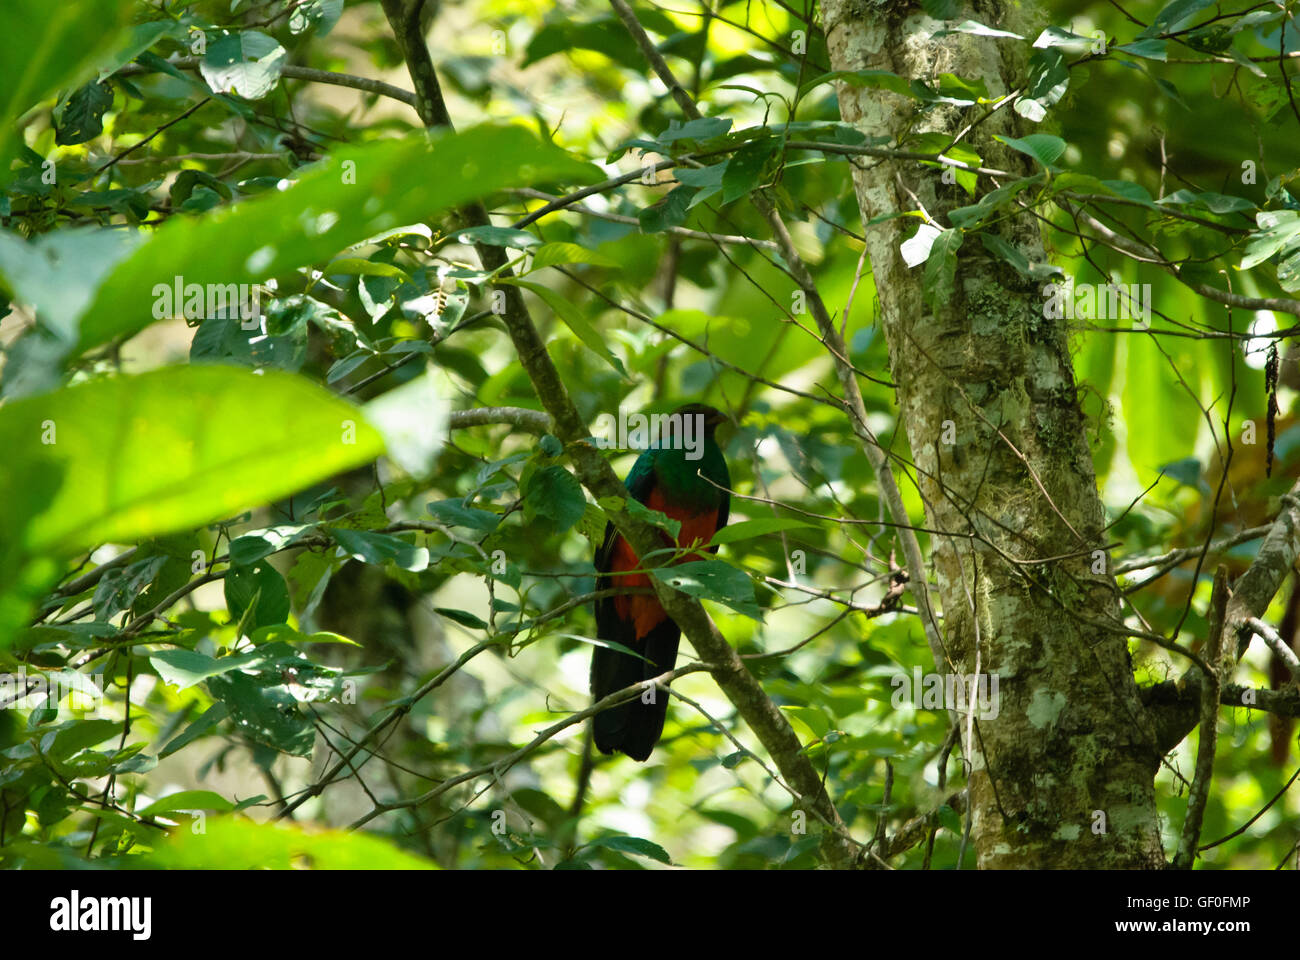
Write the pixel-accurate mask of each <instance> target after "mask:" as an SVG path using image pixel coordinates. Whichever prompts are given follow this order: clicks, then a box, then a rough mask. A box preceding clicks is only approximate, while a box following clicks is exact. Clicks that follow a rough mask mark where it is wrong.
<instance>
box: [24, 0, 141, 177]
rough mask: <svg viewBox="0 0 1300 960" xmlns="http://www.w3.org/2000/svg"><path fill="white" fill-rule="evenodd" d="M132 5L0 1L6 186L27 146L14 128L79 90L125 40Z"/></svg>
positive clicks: (115, 0) (114, 0) (86, 0)
mask: <svg viewBox="0 0 1300 960" xmlns="http://www.w3.org/2000/svg"><path fill="white" fill-rule="evenodd" d="M130 16H131V5H130V4H126V3H121V2H120V0H60V2H59V3H50V2H48V0H4V3H0V64H3V65H4V67H3V70H4V77H5V79H4V83H3V84H0V182H3V181H5V180H7V179H8V177H7V174H8V171H9V161H10V160H11V159H12V157H13V156H14V151H15V149H16V148H17V146H18V144H19V143H20V142H21V135H20V134H19V133H18V131H17V130H16V128H15V126H14V124H15V121H17V120H18V118H19V117H21V116H22V115H23V114H24V113H25V112H26V111H27V110H28V109H30V108H31V107H33V106H35V105H36V104H37V103H39V102H40V101H41V100H43V99H44V98H46V97H48V96H51V95H52V94H54V93H57V92H58V91H59V90H60V89H70V88H72V87H75V86H78V85H79V84H80V82H81V81H83V80H86V79H88V78H89V77H90V75H91V74H92V73H93V71H94V69H95V67H96V66H98V65H100V64H101V63H102V62H104V61H105V60H106V59H107V58H108V57H109V56H110V55H111V54H112V53H113V51H114V50H115V49H116V48H117V47H118V45H119V44H120V43H121V40H122V32H123V30H122V28H123V26H124V25H125V24H126V23H127V21H128V20H129V19H130Z"/></svg>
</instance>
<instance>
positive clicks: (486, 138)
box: [38, 126, 599, 348]
mask: <svg viewBox="0 0 1300 960" xmlns="http://www.w3.org/2000/svg"><path fill="white" fill-rule="evenodd" d="M598 176H599V175H598V173H597V171H596V170H595V169H594V168H593V167H591V166H590V165H589V164H585V163H579V162H577V161H576V160H573V159H571V158H570V157H569V156H568V155H567V154H565V153H564V152H563V151H561V150H559V149H557V148H555V147H553V146H546V145H543V144H541V143H540V142H539V141H538V140H537V138H536V137H535V136H533V135H532V134H531V133H529V132H528V131H526V130H524V129H522V128H521V127H517V126H482V127H477V128H475V129H472V130H468V131H465V132H464V133H457V134H444V135H442V136H440V137H436V138H435V139H434V140H433V142H432V143H431V144H430V143H429V142H428V141H426V140H425V139H424V137H423V136H420V137H411V138H409V139H406V140H390V141H385V142H382V143H375V144H369V145H366V146H361V147H344V148H342V149H340V150H337V151H334V152H332V153H331V155H330V158H329V159H328V160H327V161H325V162H323V163H321V164H318V165H316V166H315V167H313V168H312V169H311V170H310V171H308V172H306V173H304V174H303V175H302V176H301V177H300V178H299V179H298V180H297V181H296V182H295V183H294V185H293V186H292V187H290V188H289V189H287V190H274V191H268V192H267V193H264V194H262V195H260V196H257V197H253V198H251V199H248V200H244V201H243V202H241V203H238V204H235V205H234V206H231V207H223V208H221V209H219V210H215V211H212V212H211V213H209V214H206V215H205V216H203V217H200V218H188V217H173V218H171V219H170V220H168V221H167V223H165V224H164V225H163V226H161V227H159V228H158V229H156V230H155V231H154V232H153V233H152V234H151V236H150V239H149V241H148V242H147V243H145V244H144V245H143V246H142V247H140V248H139V249H138V250H136V252H135V253H134V254H133V255H132V256H131V257H130V258H128V259H127V260H125V261H124V262H123V263H121V264H120V265H119V266H118V267H117V269H116V270H114V271H113V273H112V274H111V275H110V276H109V277H108V279H107V280H106V281H105V283H104V284H103V286H102V287H101V288H100V290H99V292H98V295H97V296H96V297H95V300H94V303H93V305H92V306H91V308H90V309H89V310H88V311H87V312H86V314H85V316H84V318H83V321H82V327H81V338H80V345H81V347H83V348H86V347H91V346H94V345H95V344H99V343H103V342H105V341H106V340H109V339H112V338H113V337H115V336H129V335H130V334H133V333H135V332H136V331H138V330H140V329H142V328H144V327H145V326H147V325H148V324H150V323H152V322H153V320H154V317H155V314H157V315H160V316H161V315H163V314H164V311H163V309H162V306H160V298H167V299H170V297H169V296H168V295H167V294H166V293H165V292H164V291H163V288H165V287H167V286H169V285H172V284H173V283H174V278H177V277H183V279H184V281H185V283H186V284H189V283H198V284H208V283H219V284H229V283H256V282H259V281H262V280H264V279H265V278H266V277H272V276H280V275H283V274H287V273H289V272H291V271H293V270H295V269H297V268H299V267H303V266H306V265H308V264H312V263H317V262H319V261H321V260H324V259H326V258H327V257H331V256H333V255H334V254H335V253H337V252H338V251H339V250H342V249H344V248H346V247H349V246H351V245H353V244H356V243H360V242H362V241H363V240H366V239H367V238H369V237H373V236H375V235H377V234H379V233H381V232H383V231H384V230H388V229H392V228H393V227H395V226H398V225H400V224H404V223H411V222H413V221H416V220H421V219H427V218H430V217H433V216H434V215H435V214H437V213H438V212H439V211H441V210H446V209H448V208H451V207H455V206H458V205H460V204H463V203H466V202H467V201H470V200H473V199H476V198H478V197H481V196H483V195H485V194H488V193H491V192H492V191H493V190H497V189H501V188H502V187H519V186H524V185H526V184H529V183H533V182H536V181H539V180H545V179H548V178H557V179H564V180H566V181H569V180H578V181H582V182H586V181H589V180H592V179H597V178H598ZM38 306H39V304H38Z"/></svg>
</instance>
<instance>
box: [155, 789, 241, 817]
mask: <svg viewBox="0 0 1300 960" xmlns="http://www.w3.org/2000/svg"><path fill="white" fill-rule="evenodd" d="M233 809H235V805H234V804H233V803H231V802H230V801H229V800H227V799H226V798H225V797H223V796H222V795H221V794H219V793H213V792H212V791H211V790H179V791H177V792H176V793H169V794H168V795H167V796H165V797H163V798H162V799H161V800H155V801H154V802H153V803H151V804H149V806H147V807H145V808H144V809H143V810H137V811H136V816H139V817H156V816H157V815H158V814H160V813H173V812H175V811H177V810H214V811H216V812H217V813H228V812H229V811H231V810H233Z"/></svg>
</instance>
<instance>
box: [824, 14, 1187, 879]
mask: <svg viewBox="0 0 1300 960" xmlns="http://www.w3.org/2000/svg"><path fill="white" fill-rule="evenodd" d="M967 14H969V15H970V16H971V17H972V18H973V19H976V20H978V21H980V22H983V23H988V24H991V25H994V26H997V27H999V28H1000V29H1007V30H1013V31H1015V32H1017V33H1020V34H1022V35H1032V27H1033V24H1031V23H1030V22H1029V19H1030V16H1031V14H1030V12H1029V11H1028V10H1026V8H1025V7H1023V6H1012V5H1008V4H1002V3H994V2H987V0H986V2H976V3H974V4H970V5H968V6H965V7H964V8H963V17H965V16H966V15H967ZM822 19H823V26H824V28H825V31H826V35H827V43H828V48H829V53H830V58H831V66H832V68H833V69H835V70H863V69H872V70H888V71H891V72H893V73H896V74H898V75H899V76H902V77H904V78H906V79H908V80H912V79H923V80H926V81H933V80H934V79H935V78H936V77H937V76H938V75H939V74H940V73H954V74H956V75H957V76H960V77H962V78H964V79H967V80H977V79H978V80H983V81H984V83H985V85H986V87H987V89H988V91H989V93H990V94H991V95H993V96H997V95H999V94H1002V93H1005V92H1007V91H1010V90H1013V89H1016V88H1017V87H1019V86H1022V84H1023V79H1024V76H1025V73H1024V46H1025V45H1024V44H1017V43H1014V42H1011V43H1008V42H1005V41H999V40H995V39H990V38H986V37H978V36H973V35H970V34H953V35H949V36H946V37H942V38H934V37H933V36H932V34H933V33H934V32H935V31H936V30H938V29H940V28H941V27H942V24H941V23H939V22H938V21H935V20H933V19H931V18H930V17H928V16H926V15H925V14H924V13H923V12H922V11H921V10H920V8H919V6H917V5H915V4H892V3H891V4H879V5H878V4H872V3H865V2H862V0H826V2H824V3H823V4H822ZM838 93H839V101H840V112H841V115H842V117H843V119H844V120H845V121H846V122H849V123H852V124H855V125H856V126H858V127H859V128H860V129H861V130H862V131H863V132H864V133H867V134H869V135H873V136H880V135H889V136H891V137H898V136H900V135H901V134H902V133H903V131H904V130H906V129H908V128H909V127H910V128H911V129H913V130H918V131H921V132H939V133H943V134H946V135H954V134H956V133H957V132H958V131H960V130H961V129H962V128H963V126H964V125H965V123H966V122H968V121H969V118H968V117H965V116H964V115H963V114H962V113H961V112H959V111H958V110H956V109H954V108H952V107H948V106H944V105H939V106H932V107H930V108H929V109H927V110H924V111H920V109H919V107H918V104H917V103H916V102H915V101H912V100H910V99H908V98H905V97H902V96H899V95H897V94H894V93H891V92H889V91H886V90H880V89H869V88H862V87H855V86H852V85H849V84H844V83H841V84H839V86H838ZM1022 123H1026V124H1027V122H1025V121H1022V120H1021V119H1020V118H1019V117H1018V116H1017V115H1016V114H1015V113H1014V112H1013V111H1012V110H1011V109H1010V108H1009V107H1007V108H1003V109H1001V110H998V111H995V112H994V113H993V114H992V115H990V116H989V117H988V118H987V120H986V121H985V122H984V123H982V124H981V125H980V126H979V128H978V130H977V131H976V134H975V136H976V138H977V139H976V142H977V144H978V147H977V149H978V152H979V153H980V155H981V156H982V157H983V162H984V164H986V165H989V166H995V167H997V168H1000V169H1002V170H1006V171H1009V172H1011V173H1012V174H1014V175H1016V176H1028V175H1030V174H1032V173H1033V170H1032V168H1031V165H1030V161H1029V160H1028V158H1027V157H1025V156H1023V155H1022V154H1019V153H1017V152H1015V151H1013V150H1011V149H1009V148H1007V147H1005V146H1004V145H1003V144H1001V143H999V142H997V141H995V140H994V139H993V135H994V134H1000V135H1002V136H1009V137H1019V136H1023V135H1025V134H1026V133H1030V132H1033V130H1032V129H1022V126H1021V124H1022ZM993 186H994V184H992V183H990V182H989V180H988V178H986V177H981V179H980V183H979V188H980V190H981V191H985V190H988V189H991V188H992V187H993ZM854 187H855V190H856V193H857V199H858V203H859V206H860V208H861V213H862V218H863V221H864V222H866V221H868V220H870V219H871V218H873V217H878V216H880V215H882V214H886V213H893V212H897V211H904V210H914V209H916V207H917V201H918V200H919V201H920V203H921V204H923V205H924V207H925V210H926V211H927V212H928V214H929V215H930V216H931V217H933V218H934V219H935V221H937V222H938V224H939V225H940V226H941V227H946V226H948V225H949V223H948V219H947V214H948V213H949V211H951V210H952V209H953V208H955V207H958V206H964V205H966V204H968V203H970V202H973V201H972V200H971V199H970V198H968V197H966V196H965V195H964V193H962V192H961V190H960V188H959V187H957V186H955V185H952V186H950V185H948V184H945V183H944V182H943V180H942V178H941V176H940V172H939V171H938V170H935V169H934V168H933V167H930V166H925V165H922V164H920V163H915V162H907V161H886V162H881V163H874V162H873V163H870V164H859V165H855V172H854ZM915 222H916V221H915V220H913V219H911V218H898V219H892V220H886V221H884V222H882V223H879V224H876V225H874V226H872V227H871V228H869V229H868V231H867V249H868V255H869V257H870V260H871V268H872V273H873V275H874V278H875V282H876V290H877V294H878V297H879V312H878V321H879V323H880V324H881V327H882V329H883V331H884V334H885V337H886V340H887V343H888V346H889V356H890V365H891V369H892V373H893V378H894V382H895V383H897V384H898V403H899V416H900V422H901V425H902V426H903V428H904V430H905V431H906V434H907V437H908V440H909V442H910V445H911V449H912V455H913V459H914V461H915V463H916V468H917V474H918V481H919V485H920V489H921V492H922V494H923V497H924V500H925V503H926V514H927V516H926V525H927V526H928V527H930V528H932V529H938V530H942V531H947V532H949V533H951V534H952V536H949V537H944V536H936V537H932V540H931V551H932V561H933V564H934V569H935V572H936V575H937V579H938V585H939V595H940V598H941V600H942V605H943V610H944V614H945V620H944V625H945V634H946V636H945V644H946V648H947V651H948V653H949V655H950V657H951V658H952V660H953V661H954V663H955V665H956V667H957V668H958V669H959V670H962V671H965V672H971V671H973V669H974V666H975V663H976V659H977V656H976V655H977V652H978V660H979V663H980V669H981V670H982V671H985V672H989V673H995V674H997V675H998V676H999V678H1000V687H999V696H1000V709H999V711H998V713H997V716H996V717H992V716H989V717H986V718H984V719H983V720H981V721H979V730H978V737H977V738H974V739H975V742H974V744H973V745H972V752H973V756H972V757H971V759H972V766H973V774H972V789H971V795H972V804H973V812H974V825H973V830H972V834H973V839H974V843H975V847H976V852H977V857H978V863H979V865H980V866H982V867H1099V868H1116V867H1127V868H1154V867H1161V866H1163V865H1164V863H1165V859H1164V853H1163V851H1162V849H1161V843H1160V831H1159V825H1158V820H1157V815H1156V807H1155V796H1154V775H1155V772H1156V768H1157V765H1158V763H1159V757H1160V753H1159V749H1158V747H1157V745H1156V736H1155V732H1154V730H1153V727H1152V724H1151V722H1150V719H1149V718H1148V717H1147V716H1146V714H1145V712H1144V708H1143V706H1142V704H1141V702H1140V701H1139V698H1138V691H1137V687H1136V684H1135V683H1134V680H1133V676H1132V670H1131V667H1130V665H1129V658H1128V654H1127V648H1126V641H1125V638H1124V637H1123V636H1122V634H1121V633H1119V632H1117V631H1114V630H1107V629H1105V628H1104V627H1101V626H1098V625H1097V624H1099V623H1103V622H1106V621H1109V622H1111V623H1113V624H1119V623H1120V622H1121V617H1120V608H1119V602H1118V593H1117V591H1116V589H1115V583H1114V580H1113V577H1112V576H1111V575H1110V574H1108V573H1107V574H1102V575H1099V574H1095V573H1093V572H1092V562H1093V557H1092V551H1093V550H1095V549H1098V548H1100V547H1102V546H1103V545H1104V541H1103V530H1104V525H1105V521H1104V511H1103V509H1102V505H1101V500H1100V497H1099V495H1098V492H1097V486H1096V479H1095V475H1094V471H1093V467H1092V461H1091V456H1090V453H1089V449H1088V444H1087V438H1086V435H1085V430H1084V427H1085V421H1084V417H1083V414H1082V411H1081V409H1080V406H1079V403H1078V389H1077V385H1076V384H1075V380H1074V371H1073V367H1072V364H1071V359H1070V353H1069V345H1068V338H1067V329H1066V326H1065V321H1064V320H1062V319H1051V318H1049V317H1047V316H1046V315H1045V311H1044V310H1043V309H1042V306H1043V295H1042V292H1041V290H1040V289H1039V288H1038V285H1037V284H1034V283H1030V282H1027V281H1025V280H1024V279H1022V278H1021V277H1020V276H1019V275H1018V274H1016V273H1015V272H1014V271H1013V270H1011V268H1009V267H1008V266H1007V265H1005V264H1003V263H1002V262H1001V261H999V260H996V259H994V258H993V257H991V256H990V255H988V254H987V253H985V251H984V250H983V245H982V244H981V243H979V242H978V241H977V240H976V239H975V238H974V237H967V238H966V242H965V243H964V244H963V246H962V248H961V250H960V252H959V257H958V266H957V274H956V284H955V290H954V292H953V295H952V296H951V298H950V299H949V300H948V302H947V303H945V304H943V305H942V306H940V307H939V308H938V309H930V308H928V307H927V306H925V304H926V300H925V297H924V294H925V290H924V283H923V277H924V268H922V267H917V268H914V269H910V270H909V269H908V268H907V267H906V265H905V264H904V262H903V260H902V257H901V256H900V253H899V248H900V246H901V244H902V243H903V241H904V240H906V239H907V238H908V234H907V227H906V226H905V225H906V224H912V225H914V224H915ZM996 230H997V232H998V235H999V236H1000V237H1001V238H1002V239H1003V240H1005V241H1006V242H1007V243H1010V244H1011V245H1013V246H1015V247H1016V248H1018V249H1019V250H1020V251H1021V252H1022V253H1024V254H1025V255H1026V256H1027V257H1028V258H1029V259H1030V260H1031V261H1034V260H1037V261H1042V260H1045V259H1046V258H1045V255H1044V252H1043V246H1042V239H1041V237H1040V235H1039V226H1038V224H1037V221H1036V220H1035V219H1034V218H1033V217H1031V216H1029V215H1024V216H1020V217H1014V218H1009V219H1007V220H1005V221H1003V222H1002V223H1000V224H999V225H998V226H997V228H996ZM945 420H951V421H952V422H953V424H954V425H955V432H956V442H955V443H953V444H944V443H942V442H941V436H942V432H943V425H944V421H945ZM972 535H973V536H972ZM1060 557H1064V558H1065V559H1055V560H1052V559H1048V558H1060ZM1026 561H1032V562H1026ZM977 643H978V651H977V649H976V647H977ZM940 669H945V667H943V666H941V667H940Z"/></svg>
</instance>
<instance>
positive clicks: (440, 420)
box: [365, 341, 450, 477]
mask: <svg viewBox="0 0 1300 960" xmlns="http://www.w3.org/2000/svg"><path fill="white" fill-rule="evenodd" d="M417 342H419V343H420V345H421V346H425V344H424V343H423V341H417ZM449 409H450V405H449V404H448V402H447V397H446V396H445V394H444V393H443V391H442V390H440V389H439V387H438V384H437V380H436V379H435V377H434V375H433V372H432V370H431V369H430V368H428V367H426V368H425V371H424V373H423V374H421V375H420V376H416V377H412V378H411V379H410V380H407V381H406V382H405V383H403V384H402V385H401V386H400V387H397V388H396V389H393V390H389V391H388V392H387V393H384V394H381V395H380V396H378V397H376V398H375V399H373V400H371V401H370V402H369V403H367V404H366V408H365V411H366V419H367V420H368V421H370V422H371V423H372V424H374V426H375V428H376V429H377V430H378V431H379V432H380V434H381V435H382V436H383V438H384V447H385V449H386V450H387V453H388V458H389V459H390V460H392V461H393V462H394V463H396V464H397V465H398V466H400V467H401V468H402V469H403V470H405V471H406V472H407V473H408V474H410V475H411V476H413V477H423V476H427V475H428V474H429V473H430V472H431V471H432V470H433V465H434V463H435V462H436V461H437V459H438V454H439V453H440V452H441V451H442V445H443V443H444V442H445V441H446V439H447V429H446V425H447V413H448V410H449Z"/></svg>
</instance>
